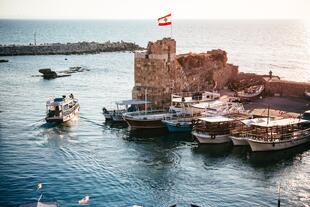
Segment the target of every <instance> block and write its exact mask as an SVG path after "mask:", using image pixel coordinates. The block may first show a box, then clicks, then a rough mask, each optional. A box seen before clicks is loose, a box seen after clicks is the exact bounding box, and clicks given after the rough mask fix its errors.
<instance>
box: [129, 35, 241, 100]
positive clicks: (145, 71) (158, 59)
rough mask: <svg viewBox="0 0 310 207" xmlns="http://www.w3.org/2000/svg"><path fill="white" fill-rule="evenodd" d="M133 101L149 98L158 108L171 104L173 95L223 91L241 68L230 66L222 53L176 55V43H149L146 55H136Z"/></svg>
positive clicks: (137, 53)
mask: <svg viewBox="0 0 310 207" xmlns="http://www.w3.org/2000/svg"><path fill="white" fill-rule="evenodd" d="M134 67H135V86H134V88H133V91H132V96H133V98H136V99H144V94H145V89H147V94H148V99H149V100H151V101H152V102H153V103H155V105H157V106H163V105H164V104H165V103H169V102H170V95H171V93H174V92H183V91H191V92H195V91H203V90H212V89H221V88H223V87H224V86H225V85H226V84H227V82H228V81H229V80H230V79H232V78H233V77H234V76H236V74H238V66H234V65H232V64H227V54H226V52H225V51H223V50H212V51H209V52H207V53H199V54H196V53H188V54H180V55H176V42H175V40H174V39H171V38H164V39H162V40H158V41H156V42H149V44H148V47H147V50H146V51H145V52H136V53H135V59H134Z"/></svg>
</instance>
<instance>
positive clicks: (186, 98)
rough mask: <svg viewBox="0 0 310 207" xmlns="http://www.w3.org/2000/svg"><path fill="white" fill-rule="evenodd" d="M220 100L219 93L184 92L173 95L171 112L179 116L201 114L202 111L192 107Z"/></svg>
mask: <svg viewBox="0 0 310 207" xmlns="http://www.w3.org/2000/svg"><path fill="white" fill-rule="evenodd" d="M218 98H220V94H219V93H217V92H209V91H204V92H182V93H174V94H171V106H170V108H169V111H171V112H174V113H176V114H177V115H180V114H182V115H184V114H187V115H191V116H193V115H195V114H199V113H200V110H196V109H195V108H194V107H193V106H192V105H194V104H199V103H205V102H210V101H214V100H216V99H218Z"/></svg>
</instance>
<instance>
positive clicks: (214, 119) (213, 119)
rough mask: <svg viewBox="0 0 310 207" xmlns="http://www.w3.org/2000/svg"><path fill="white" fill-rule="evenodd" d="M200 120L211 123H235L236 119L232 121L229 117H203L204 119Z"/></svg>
mask: <svg viewBox="0 0 310 207" xmlns="http://www.w3.org/2000/svg"><path fill="white" fill-rule="evenodd" d="M199 120H201V121H205V122H210V123H215V122H230V121H234V119H231V118H228V117H225V116H210V117H202V118H199Z"/></svg>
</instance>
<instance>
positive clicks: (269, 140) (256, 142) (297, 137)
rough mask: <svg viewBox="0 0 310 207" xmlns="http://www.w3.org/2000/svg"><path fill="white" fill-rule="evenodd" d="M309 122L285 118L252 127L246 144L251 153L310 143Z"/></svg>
mask: <svg viewBox="0 0 310 207" xmlns="http://www.w3.org/2000/svg"><path fill="white" fill-rule="evenodd" d="M307 124H309V120H304V119H297V118H287V119H281V120H273V121H270V122H267V123H266V122H264V123H257V124H254V125H253V127H254V128H253V130H252V133H251V134H250V136H251V138H250V139H248V142H249V144H250V146H251V149H252V151H254V152H257V151H275V150H283V149H287V148H291V147H295V146H297V145H301V144H304V143H306V142H310V128H309V127H308V126H307Z"/></svg>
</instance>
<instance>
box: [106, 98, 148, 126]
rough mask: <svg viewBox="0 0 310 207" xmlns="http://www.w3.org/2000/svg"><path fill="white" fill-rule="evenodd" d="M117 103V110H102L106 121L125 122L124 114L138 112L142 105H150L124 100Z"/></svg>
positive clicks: (142, 101)
mask: <svg viewBox="0 0 310 207" xmlns="http://www.w3.org/2000/svg"><path fill="white" fill-rule="evenodd" d="M115 103H116V109H115V110H107V109H106V108H105V107H103V108H102V111H103V115H104V117H105V119H106V121H112V122H125V120H124V119H123V114H124V113H127V112H134V111H138V110H139V107H140V106H141V105H145V104H148V103H149V102H146V101H144V100H123V101H118V102H115Z"/></svg>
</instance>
